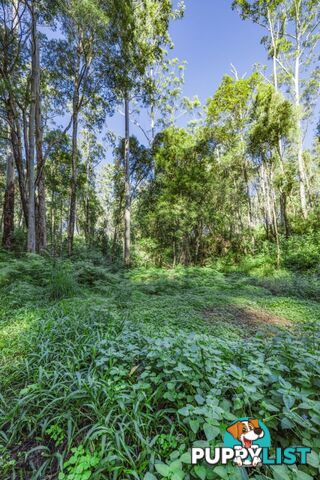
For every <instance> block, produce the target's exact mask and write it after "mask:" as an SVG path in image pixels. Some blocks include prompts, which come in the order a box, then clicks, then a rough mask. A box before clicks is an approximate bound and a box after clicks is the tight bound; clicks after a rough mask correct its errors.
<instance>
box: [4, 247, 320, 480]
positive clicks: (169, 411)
mask: <svg viewBox="0 0 320 480" xmlns="http://www.w3.org/2000/svg"><path fill="white" fill-rule="evenodd" d="M269 281H270V280H266V279H265V281H264V280H263V277H260V279H259V281H258V278H256V281H255V278H254V276H252V275H251V276H250V275H244V274H239V273H236V272H233V273H232V274H229V275H225V274H223V273H221V272H217V271H216V270H214V269H212V268H189V269H186V268H176V269H174V270H167V271H165V270H160V269H151V268H150V269H133V270H132V271H130V272H125V271H119V272H113V271H112V270H110V269H109V268H108V267H107V266H103V265H96V264H95V263H94V262H90V261H85V260H79V261H74V262H72V263H70V262H62V261H60V262H58V261H56V262H53V261H52V260H50V259H44V258H41V257H29V258H28V257H26V258H21V259H19V260H17V259H14V258H9V259H8V258H7V257H4V258H2V264H1V271H0V299H1V311H0V347H1V354H0V392H1V395H0V415H1V419H0V478H1V480H9V479H21V480H28V479H41V480H44V479H48V480H49V479H60V480H62V479H68V480H87V479H92V480H97V479H112V480H117V479H123V480H128V479H141V480H155V479H159V480H160V479H164V478H167V479H171V480H183V479H209V480H210V479H213V480H214V479H230V480H233V479H237V478H239V479H246V478H248V477H250V478H255V479H259V480H262V479H280V480H286V479H291V480H295V479H297V480H309V479H313V478H314V479H316V478H319V476H320V473H319V472H320V470H319V450H320V440H319V428H320V415H319V407H320V393H319V392H320V370H319V354H320V351H319V350H320V348H319V323H318V322H319V320H320V303H318V302H317V298H316V297H312V296H305V297H303V296H299V295H297V294H296V292H294V291H289V290H284V289H283V288H282V287H281V288H280V287H279V288H278V289H277V290H276V291H275V292H274V291H273V286H271V285H270V283H268V282H269ZM272 281H273V282H274V284H272V285H275V288H276V286H277V278H276V277H272ZM286 281H287V282H288V283H290V282H292V281H293V280H292V278H291V277H290V276H289V277H288V278H287V280H286ZM306 281H307V280H305V282H306ZM310 281H312V280H310ZM248 319H249V320H250V319H251V320H250V321H251V323H249V324H248V323H246V322H247V321H248ZM273 320H274V321H275V323H274V324H273ZM278 321H279V325H278V323H277V322H278ZM282 321H283V322H287V323H282ZM243 416H253V417H256V418H259V419H264V421H265V423H266V425H267V426H268V428H269V429H270V432H271V437H272V445H273V446H274V447H275V446H282V447H285V446H290V445H303V446H310V447H311V448H312V454H311V455H310V456H309V459H308V465H306V466H293V467H286V466H281V467H263V468H261V469H259V470H256V471H250V472H249V471H246V470H245V469H239V468H236V467H233V466H232V465H229V466H228V467H222V466H218V467H214V468H212V467H211V468H209V467H206V466H205V465H202V466H201V467H200V466H198V467H194V466H191V465H190V455H189V449H190V447H191V446H218V445H222V441H223V435H224V432H225V429H226V426H227V425H228V424H229V423H231V422H232V421H233V420H234V419H236V418H238V417H243Z"/></svg>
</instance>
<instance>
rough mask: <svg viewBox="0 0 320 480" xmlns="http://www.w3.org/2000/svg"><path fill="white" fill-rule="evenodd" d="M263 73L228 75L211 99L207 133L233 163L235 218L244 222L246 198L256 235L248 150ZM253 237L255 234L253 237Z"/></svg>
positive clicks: (219, 154)
mask: <svg viewBox="0 0 320 480" xmlns="http://www.w3.org/2000/svg"><path fill="white" fill-rule="evenodd" d="M259 81H260V79H259V75H258V74H257V73H254V74H252V75H251V76H250V77H248V78H247V79H246V78H240V79H239V78H238V77H236V78H233V77H231V76H229V75H225V76H224V77H223V80H222V82H221V84H220V86H219V88H218V89H217V91H216V93H215V94H214V96H213V97H212V98H209V99H208V102H207V119H206V125H207V136H208V139H212V140H214V141H215V142H216V149H215V151H216V154H215V155H216V157H217V158H218V160H219V158H220V159H223V160H222V161H223V162H227V163H228V164H229V165H230V170H229V176H230V180H231V182H232V183H233V195H234V198H235V199H236V201H235V202H234V203H233V208H234V209H235V215H234V217H235V221H237V220H238V222H239V223H240V224H241V223H242V212H241V211H240V209H241V208H242V205H243V202H242V198H243V197H245V200H246V204H247V218H248V221H247V226H248V228H249V230H250V231H251V236H252V235H253V230H252V229H253V226H254V218H253V205H252V193H251V188H250V187H251V183H252V175H253V164H252V162H251V159H250V155H248V151H247V139H248V131H249V128H250V112H251V108H252V103H253V99H254V94H255V90H256V87H257V85H258V83H259ZM252 238H253V237H252Z"/></svg>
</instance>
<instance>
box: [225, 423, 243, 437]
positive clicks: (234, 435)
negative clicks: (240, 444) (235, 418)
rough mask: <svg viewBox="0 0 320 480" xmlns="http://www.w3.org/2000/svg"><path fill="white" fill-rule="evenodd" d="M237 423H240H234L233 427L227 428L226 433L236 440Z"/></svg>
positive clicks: (237, 432)
mask: <svg viewBox="0 0 320 480" xmlns="http://www.w3.org/2000/svg"><path fill="white" fill-rule="evenodd" d="M239 423H241V422H236V423H234V424H233V425H230V427H228V428H227V432H229V433H231V435H232V436H233V438H235V439H236V440H238V434H239V428H238V427H239Z"/></svg>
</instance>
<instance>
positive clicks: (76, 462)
mask: <svg viewBox="0 0 320 480" xmlns="http://www.w3.org/2000/svg"><path fill="white" fill-rule="evenodd" d="M71 452H72V456H71V457H70V458H69V460H68V461H66V462H65V463H64V464H63V470H65V471H66V473H63V472H61V473H59V476H58V480H89V478H91V476H92V471H93V470H94V469H95V468H96V467H97V465H98V464H99V462H100V458H99V456H98V455H97V454H92V453H91V452H90V450H88V449H86V450H85V449H84V447H83V445H79V446H78V447H76V448H72V449H71Z"/></svg>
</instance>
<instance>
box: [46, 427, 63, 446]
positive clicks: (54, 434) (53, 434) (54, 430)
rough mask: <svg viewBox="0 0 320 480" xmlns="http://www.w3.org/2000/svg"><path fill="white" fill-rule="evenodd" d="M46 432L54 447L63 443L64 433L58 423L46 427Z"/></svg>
mask: <svg viewBox="0 0 320 480" xmlns="http://www.w3.org/2000/svg"><path fill="white" fill-rule="evenodd" d="M46 434H47V435H48V436H49V437H50V438H51V440H53V441H54V443H55V446H56V447H59V446H60V445H61V444H62V443H63V440H64V437H65V434H64V431H63V430H62V428H61V427H59V425H57V424H53V425H51V427H49V428H47V430H46Z"/></svg>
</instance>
